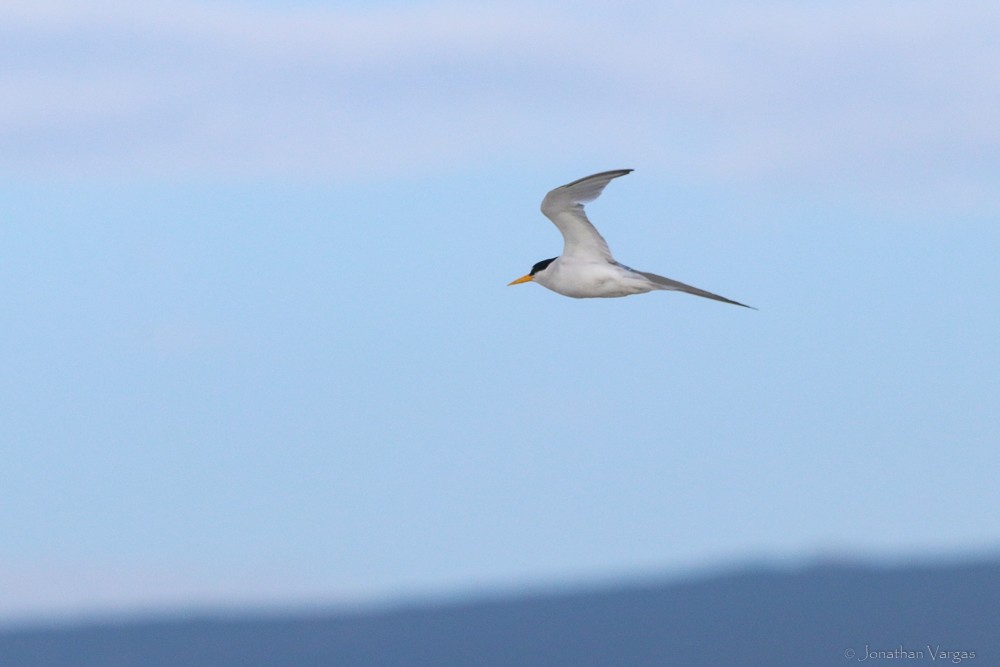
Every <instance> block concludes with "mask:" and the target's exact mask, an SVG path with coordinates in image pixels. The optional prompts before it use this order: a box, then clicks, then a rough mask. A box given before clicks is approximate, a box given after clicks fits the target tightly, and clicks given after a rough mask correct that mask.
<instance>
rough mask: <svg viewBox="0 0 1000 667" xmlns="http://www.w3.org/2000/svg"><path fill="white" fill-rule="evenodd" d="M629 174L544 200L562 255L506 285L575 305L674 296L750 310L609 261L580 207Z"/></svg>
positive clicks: (597, 179) (588, 181)
mask: <svg viewBox="0 0 1000 667" xmlns="http://www.w3.org/2000/svg"><path fill="white" fill-rule="evenodd" d="M631 172H632V170H631V169H615V170H614V171H602V172H601V173H599V174H594V175H593V176H586V177H584V178H581V179H580V180H577V181H573V182H572V183H567V184H566V185H563V186H561V187H558V188H556V189H555V190H552V191H551V192H549V194H547V195H545V199H543V200H542V213H544V214H545V217H547V218H548V219H549V220H551V221H552V222H553V223H555V226H556V227H558V228H559V231H560V232H562V235H563V240H564V244H563V253H562V254H561V255H560V256H559V257H553V258H552V259H543V260H542V261H540V262H538V263H536V264H535V265H534V266H533V267H531V272H530V273H528V274H527V275H525V276H521V277H520V278H518V279H517V280H515V281H513V282H511V283H509V284H510V285H517V284H520V283H527V282H536V283H538V284H539V285H541V286H542V287H547V288H549V289H550V290H552V291H553V292H558V293H559V294H562V295H565V296H571V297H574V298H576V299H586V298H591V297H616V296H629V295H630V294H643V293H644V292H652V291H653V290H675V291H679V292H687V293H688V294H694V295H695V296H703V297H705V298H706V299H715V300H716V301H724V302H726V303H732V304H735V305H737V306H743V307H744V308H753V306H748V305H746V304H745V303H740V302H739V301H733V300H732V299H727V298H726V297H724V296H719V295H718V294H713V293H711V292H706V291H705V290H703V289H698V288H697V287H692V286H691V285H686V284H684V283H682V282H678V281H676V280H671V279H670V278H664V277H663V276H658V275H656V274H655V273H646V272H645V271H636V270H635V269H631V268H629V267H627V266H625V265H624V264H620V263H619V262H616V261H615V258H614V257H612V256H611V250H610V249H608V243H607V241H605V240H604V237H603V236H601V235H600V233H599V232H598V231H597V229H596V228H595V227H594V225H592V224H591V223H590V220H588V219H587V214H586V213H584V211H583V205H584V204H585V203H587V202H590V201H594V200H595V199H597V198H598V197H599V196H600V195H601V193H602V192H603V191H604V188H605V187H606V186H607V184H608V183H610V182H611V181H612V179H615V178H618V177H619V176H624V175H625V174H628V173H631Z"/></svg>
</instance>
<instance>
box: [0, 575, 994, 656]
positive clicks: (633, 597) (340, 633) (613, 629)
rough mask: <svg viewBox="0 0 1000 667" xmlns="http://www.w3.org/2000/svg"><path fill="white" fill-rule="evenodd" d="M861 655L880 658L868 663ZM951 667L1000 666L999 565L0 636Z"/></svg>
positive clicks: (183, 652)
mask: <svg viewBox="0 0 1000 667" xmlns="http://www.w3.org/2000/svg"><path fill="white" fill-rule="evenodd" d="M866 645H867V647H868V650H869V651H872V652H875V651H879V652H881V653H876V654H874V656H872V657H869V659H867V660H859V659H860V658H864V657H865V651H866ZM849 651H854V652H855V653H854V657H853V659H849V658H847V657H845V655H846V654H847V652H849ZM911 651H912V652H913V653H912V654H911V653H910V652H911ZM940 651H949V652H954V651H965V652H966V654H965V656H964V657H963V656H962V655H961V654H959V655H958V656H954V655H948V656H947V657H941V656H940V654H939V652H940ZM918 653H920V655H918ZM970 653H974V655H975V657H972V656H971V655H969V654H970ZM956 660H959V661H960V662H961V663H964V664H967V665H973V666H990V667H995V666H997V665H1000V562H997V561H991V562H980V563H976V564H964V565H951V566H926V565H925V566H907V567H893V568H888V567H886V568H876V567H863V566H848V565H823V566H815V567H811V568H808V569H801V570H794V571H782V570H756V571H743V572H738V573H733V574H726V575H718V576H713V577H706V578H703V579H700V580H696V581H687V582H680V583H678V582H668V583H647V584H643V585H640V584H635V585H631V586H623V587H619V588H613V589H612V588H607V589H593V590H587V591H580V592H568V593H552V594H544V595H542V594H539V595H533V596H521V597H510V598H504V599H493V600H488V601H478V602H464V603H452V604H439V605H433V606H412V607H407V608H398V609H392V610H385V611H379V612H368V613H347V612H336V611H331V612H328V613H319V612H316V613H310V614H301V615H283V616H274V617H268V616H262V615H259V616H251V615H248V616H243V617H222V616H220V617H214V618H213V617H199V618H188V619H177V620H156V621H147V622H128V623H122V624H88V625H77V626H73V627H38V628H34V629H27V628H21V629H8V630H6V631H0V665H3V667H36V666H39V667H40V666H42V665H45V666H49V665H51V666H53V667H71V666H72V667H96V666H98V665H100V666H108V667H111V666H115V667H130V666H135V667H167V666H169V667H202V666H204V667H226V666H232V667H254V666H257V665H260V666H264V665H267V666H269V667H273V666H282V665H287V666H289V667H292V666H294V667H320V666H322V667H351V666H354V665H392V666H401V665H414V666H416V665H420V666H421V667H453V666H457V665H475V666H477V667H485V666H491V665H512V666H519V667H531V666H533V665H538V666H545V667H570V666H572V667H582V666H588V665H602V666H606V665H630V666H639V665H650V666H653V665H655V666H657V667H662V666H665V665H682V666H697V665H705V666H709V665H710V666H712V667H719V666H728V665H734V666H735V665H759V666H761V667H786V666H787V667H822V666H824V665H837V666H840V667H846V666H847V665H851V664H858V663H859V662H861V663H863V664H866V665H882V666H884V665H896V666H903V665H905V666H906V667H919V666H920V665H944V664H948V665H951V664H957V663H956Z"/></svg>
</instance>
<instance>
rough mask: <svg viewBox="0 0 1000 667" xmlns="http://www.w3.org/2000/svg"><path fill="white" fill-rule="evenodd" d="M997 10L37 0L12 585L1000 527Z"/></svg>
mask: <svg viewBox="0 0 1000 667" xmlns="http://www.w3.org/2000/svg"><path fill="white" fill-rule="evenodd" d="M998 27H1000V9H998V8H997V7H996V6H995V3H988V2H979V3H977V2H962V3H954V4H952V5H948V6H944V5H941V4H940V3H931V2H908V3H877V4H872V3H862V2H846V3H845V2H836V3H835V2H809V3H801V2H798V3H791V2H789V3H781V2H771V3H757V4H754V5H753V6H752V7H751V6H747V5H744V4H742V3H727V2H709V3H705V2H700V3H693V2H691V3H688V2H676V3H645V2H639V1H636V2H631V3H626V4H624V5H615V6H614V7H608V6H605V5H604V4H602V3H588V2H578V3H568V2H533V3H483V4H479V5H476V6H472V5H468V4H459V3H454V4H452V3H406V4H405V5H403V4H401V3H375V4H362V3H354V4H341V5H337V6H328V5H327V4H325V3H319V2H303V3H291V2H289V3H280V2H255V3H224V2H201V3H198V2H190V3H181V2H172V3H167V2H145V3H129V4H127V5H125V4H124V3H117V2H94V3H87V6H86V7H84V6H81V5H80V4H79V3H72V2H51V1H48V0H45V1H42V2H38V1H34V2H21V1H20V0H14V1H12V2H5V3H4V4H3V6H2V7H0V44H2V45H3V46H2V47H0V64H2V67H0V70H2V71H3V75H2V76H0V97H2V99H4V100H5V102H4V105H3V107H2V108H0V142H2V145H3V147H4V149H3V150H2V151H0V174H2V175H3V179H2V185H0V220H2V225H0V278H2V280H0V284H2V285H3V288H2V294H3V299H4V308H3V312H4V313H5V315H4V323H3V329H4V331H5V341H6V344H5V345H4V346H2V348H0V360H2V363H3V367H4V368H5V372H4V374H3V379H2V380H0V406H2V407H0V441H2V442H3V443H4V452H5V455H4V459H5V465H4V472H3V476H2V484H0V532H2V533H3V535H4V536H5V538H4V543H5V548H4V550H3V553H2V554H0V590H3V591H4V594H3V595H2V596H0V618H3V619H17V618H25V617H29V616H36V615H64V614H70V615H77V614H88V613H109V612H110V613H121V612H129V611H131V610H157V609H175V608H189V607H199V606H206V605H207V606H212V605H267V604H280V605H294V604H299V603H325V602H334V603H336V602H349V603H354V602H366V601H379V600H387V599H389V600H391V599H396V598H399V597H400V596H404V597H405V596H411V595H417V596H420V595H451V594H464V593H468V592H474V591H476V590H483V589H491V588H497V587H500V588H507V587H517V586H521V585H528V584H545V585H547V584H551V583H571V582H576V581H592V580H598V579H603V578H608V577H619V576H638V575H644V574H648V573H661V572H662V573H674V574H676V575H678V576H682V575H684V574H685V573H690V572H696V571H702V570H704V569H706V568H715V567H725V566H728V565H733V564H740V563H746V562H757V561H759V560H761V559H764V560H777V561H792V562H801V561H803V560H809V559H812V558H824V557H831V556H836V557H840V556H861V557H878V558H912V557H931V556H933V557H937V556H949V557H958V556H962V555H965V554H969V553H983V552H995V549H996V547H997V545H998V544H1000V526H998V524H997V522H996V519H995V517H996V515H997V510H998V508H1000V490H998V488H1000V487H998V485H997V484H996V480H995V471H996V470H997V469H998V466H1000V455H998V453H997V447H996V442H997V436H998V431H1000V417H998V415H1000V409H998V408H1000V405H998V398H997V397H998V396H1000V386H998V384H1000V381H998V378H1000V354H998V348H997V345H996V332H997V331H1000V296H998V295H997V291H996V285H997V284H998V282H1000V271H998V269H997V262H996V257H997V256H998V255H1000V252H998V251H1000V232H998V231H997V225H996V220H997V217H998V214H1000V190H998V189H997V187H996V183H997V182H998V179H1000V130H998V129H997V128H998V126H997V124H996V114H997V110H998V109H1000V50H998V49H997V47H996V45H995V39H994V37H995V35H996V32H997V29H998ZM622 167H628V168H634V169H636V171H635V172H634V173H633V174H631V175H629V176H628V177H627V178H623V179H620V180H617V181H615V182H614V183H612V184H611V185H610V186H609V188H608V190H607V191H606V192H605V194H604V195H603V197H602V198H601V199H600V200H598V201H597V202H594V203H593V204H592V205H591V206H590V207H589V209H588V210H589V211H590V214H591V219H592V220H593V221H594V222H595V224H597V226H598V227H599V228H600V229H601V230H602V231H603V232H604V234H605V236H606V237H607V239H608V241H609V243H610V244H611V248H612V250H613V251H614V252H615V253H616V256H617V257H618V258H619V259H621V260H622V261H623V262H626V263H628V264H629V265H632V266H635V267H637V268H641V269H643V270H649V271H655V272H657V273H661V274H663V275H667V276H670V277H672V278H676V279H679V280H683V281H685V282H689V283H692V284H694V285H697V286H699V287H703V288H705V289H708V290H711V291H714V292H718V293H720V294H723V295H725V296H728V297H730V298H733V299H737V300H739V301H743V302H746V303H749V304H752V305H755V306H757V307H758V308H759V309H760V310H759V312H753V311H747V310H745V309H740V308H735V307H730V306H726V305H724V304H719V303H714V302H710V301H707V300H701V299H696V298H692V297H689V296H687V295H682V294H663V293H660V294H650V295H644V296H637V297H631V298H627V299H614V300H607V301H604V300H583V301H577V300H571V299H565V298H562V297H559V296H558V295H555V294H553V293H550V292H548V291H546V290H544V289H542V288H540V287H538V286H533V285H527V286H518V287H510V288H508V287H506V283H507V282H509V281H510V280H511V279H513V278H516V277H517V276H520V275H522V274H523V273H524V272H525V271H526V270H527V269H528V268H529V267H530V266H531V265H532V264H533V263H534V262H536V261H538V260H540V259H543V258H546V257H552V256H554V255H556V254H557V253H558V252H559V249H560V247H561V239H560V238H559V236H558V233H557V232H556V230H555V228H554V227H552V225H551V224H550V223H549V222H548V221H547V220H545V219H544V218H543V217H542V216H541V214H540V213H539V212H538V204H539V202H540V201H541V198H542V196H543V195H544V194H545V192H546V191H547V190H549V189H550V188H552V187H555V186H557V185H560V184H562V183H565V182H568V181H570V180H573V179H576V178H579V177H581V176H584V175H587V174H589V173H593V172H596V171H601V170H605V169H612V168H622Z"/></svg>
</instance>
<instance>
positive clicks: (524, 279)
mask: <svg viewBox="0 0 1000 667" xmlns="http://www.w3.org/2000/svg"><path fill="white" fill-rule="evenodd" d="M534 279H535V277H534V276H532V275H531V274H530V273H529V274H528V275H526V276H521V277H520V278H518V279H517V280H515V281H514V282H512V283H507V287H510V286H511V285H519V284H521V283H527V282H531V281H532V280H534Z"/></svg>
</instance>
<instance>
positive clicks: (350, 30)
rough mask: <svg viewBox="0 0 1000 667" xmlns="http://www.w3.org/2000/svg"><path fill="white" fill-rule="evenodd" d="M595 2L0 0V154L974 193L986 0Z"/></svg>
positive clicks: (993, 59) (992, 27) (5, 165)
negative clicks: (641, 171) (561, 159)
mask: <svg viewBox="0 0 1000 667" xmlns="http://www.w3.org/2000/svg"><path fill="white" fill-rule="evenodd" d="M591 9H592V10H593V11H591V10H588V11H584V10H583V9H582V8H581V7H580V5H579V3H574V4H572V5H569V4H559V3H555V4H543V5H538V4H527V3H526V4H517V3H504V4H502V5H475V6H473V5H457V4H456V5H450V4H444V3H428V4H423V5H417V6H412V5H411V6H406V7H394V8H385V7H383V8H376V9H357V8H354V9H331V8H319V7H309V8H298V9H294V10H278V9H267V8H264V7H259V6H258V7H253V6H251V7H245V6H241V5H238V4H235V3H233V4H215V5H208V4H197V3H183V2H181V3H157V2H147V3H141V5H127V4H124V3H117V2H105V3H99V2H98V3H86V4H85V5H81V4H79V3H70V2H55V1H51V0H50V1H43V2H26V1H21V0H15V1H13V2H7V3H4V6H3V7H2V8H0V34H2V36H3V40H2V41H3V43H4V44H5V46H4V47H0V64H2V71H3V74H0V96H2V97H3V99H4V100H5V103H4V105H3V108H2V109H0V141H2V142H3V145H4V150H3V151H2V152H0V169H2V170H3V171H4V172H6V173H7V174H8V175H27V176H43V177H47V176H52V175H57V176H58V175H69V176H72V175H75V174H88V175H92V174H94V173H98V174H101V173H104V174H111V175H123V174H124V175H129V174H139V175H140V176H148V177H176V176H188V177H190V176H192V175H193V176H199V175H200V176H212V175H214V176H221V177H224V178H225V177H235V178H244V177H248V176H250V177H252V176H268V177H270V176H276V177H298V178H303V177H305V178H311V177H316V178H328V177H330V176H334V175H342V174H346V173H361V174H365V173H368V174H371V175H372V176H378V175H380V174H386V173H392V172H395V171H398V170H403V169H411V168H414V167H417V166H420V167H423V168H430V169H434V168H437V167H444V166H445V165H449V164H451V163H454V162H455V161H461V162H463V163H469V162H472V163H486V162H489V161H492V160H496V159H500V160H508V159H512V158H513V159H517V158H518V157H519V156H523V155H525V154H534V155H538V154H542V155H550V154H557V155H562V156H567V155H570V156H571V155H573V154H580V155H592V154H594V153H595V152H596V153H599V154H610V155H613V156H617V155H622V156H635V157H634V159H640V160H647V161H649V162H654V163H659V164H664V165H665V166H666V168H668V169H672V170H676V171H678V172H686V173H690V174H693V175H694V177H699V175H700V177H708V178H721V179H733V180H736V181H757V180H765V181H767V180H771V179H776V180H778V181H780V180H782V179H787V178H795V179H804V180H805V182H807V183H808V182H810V181H812V182H822V181H825V180H827V179H832V180H833V181H835V182H837V181H842V182H846V183H848V184H851V185H853V186H859V185H863V184H864V183H868V182H871V181H872V180H873V179H874V180H875V181H876V182H879V181H887V182H888V181H892V182H895V183H896V184H897V185H899V186H900V187H901V188H902V190H901V191H902V192H906V191H907V189H908V188H909V187H917V186H919V187H928V186H931V185H933V186H934V187H944V188H952V189H954V190H955V192H962V193H964V194H963V195H962V196H963V197H968V196H970V195H971V196H977V193H978V196H984V197H992V196H994V195H990V194H989V192H991V191H992V190H995V187H994V186H993V185H992V184H995V179H996V177H997V176H998V175H1000V173H998V172H1000V166H998V160H997V152H998V149H1000V130H998V126H997V124H996V122H995V119H996V114H997V111H998V110H1000V49H997V48H996V45H995V39H994V37H995V35H996V34H997V33H998V30H1000V8H998V7H997V6H996V5H995V4H994V3H989V2H963V3H957V4H952V5H942V4H941V3H932V2H910V3H879V4H877V5H872V4H870V3H863V2H846V3H823V2H820V3H806V4H803V3H782V2H771V3H765V4H758V5H753V6H748V5H745V4H729V3H721V2H720V3H712V4H709V5H704V4H697V3H686V2H677V3H670V4H668V5H664V6H661V5H646V4H644V3H638V2H637V3H632V4H631V5H629V6H628V7H625V8H619V9H616V11H614V12H609V11H608V10H606V9H602V8H600V7H598V6H595V7H593V8H591ZM522 159H523V158H522ZM987 186H988V187H987Z"/></svg>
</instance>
